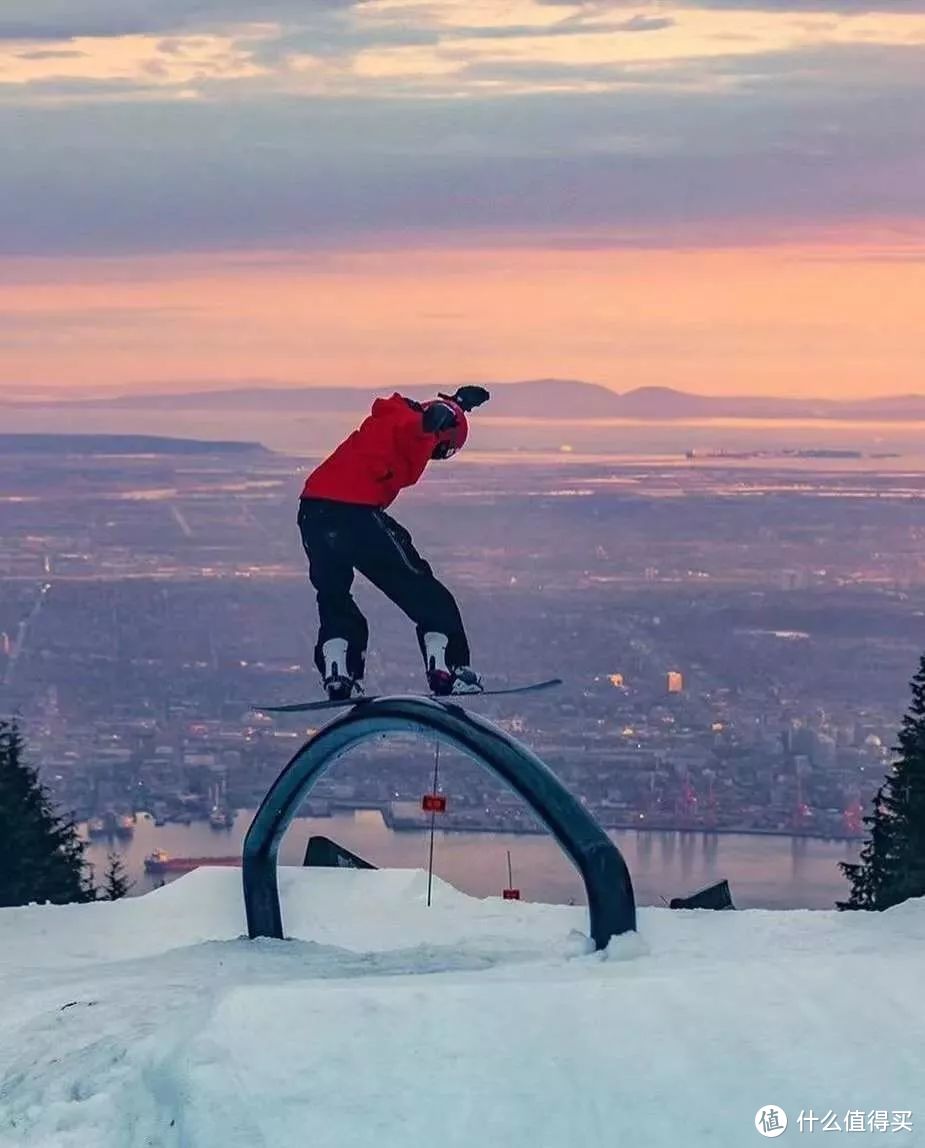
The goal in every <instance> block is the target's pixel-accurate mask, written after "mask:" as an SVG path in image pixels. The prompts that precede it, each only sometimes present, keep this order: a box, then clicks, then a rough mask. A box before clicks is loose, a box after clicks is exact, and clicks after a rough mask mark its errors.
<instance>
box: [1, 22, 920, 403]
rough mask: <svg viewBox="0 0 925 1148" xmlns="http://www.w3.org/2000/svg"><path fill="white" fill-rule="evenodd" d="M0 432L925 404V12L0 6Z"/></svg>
mask: <svg viewBox="0 0 925 1148" xmlns="http://www.w3.org/2000/svg"><path fill="white" fill-rule="evenodd" d="M0 148H2V153H0V154H2V176H0V397H3V396H8V397H9V396H22V395H26V394H28V393H38V394H43V395H44V394H52V393H67V394H70V395H77V394H90V393H94V392H97V391H100V390H112V389H115V390H119V391H128V390H132V389H138V388H144V389H156V390H167V389H196V388H199V387H204V386H215V385H228V384H229V383H234V382H238V381H247V380H251V379H261V380H274V381H277V382H280V383H292V384H297V383H301V384H311V383H341V384H358V385H365V386H369V385H376V386H379V385H382V386H392V385H396V386H399V385H403V384H411V383H431V382H433V383H438V382H440V383H445V382H450V381H454V380H462V379H467V380H471V379H484V380H498V379H519V378H530V377H538V376H550V375H556V376H561V377H569V378H584V379H588V380H590V381H594V382H600V383H604V384H606V385H608V386H612V387H614V388H616V389H617V390H628V389H630V388H632V387H634V386H640V385H653V384H659V385H665V386H678V387H683V388H686V389H690V390H699V391H703V392H708V393H715V394H720V393H725V394H732V393H745V392H762V393H777V394H800V395H807V394H818V395H829V396H832V395H837V394H844V395H846V396H861V395H876V394H886V393H899V392H908V391H916V390H917V391H922V392H925V371H923V366H922V364H923V363H925V0H906V2H904V0H892V2H889V0H887V2H884V3H882V4H878V3H876V0H874V2H873V3H871V4H868V5H864V4H862V3H859V2H853V3H849V2H847V0H780V2H779V3H775V4H773V5H772V4H771V2H770V0H765V7H764V8H763V9H762V8H761V7H760V6H759V5H757V4H756V3H755V2H753V3H739V2H737V0H717V2H714V3H713V5H712V6H711V7H704V6H702V5H700V4H696V3H666V4H658V3H651V4H630V3H623V2H621V0H615V2H607V3H596V2H593V0H592V2H590V3H579V4H573V3H570V2H568V0H436V2H434V3H427V2H423V3H416V2H414V0H370V2H367V3H349V2H346V0H321V2H318V3H313V2H312V0H249V2H247V3H245V2H244V0H156V2H152V0H80V3H75V2H74V0H3V3H2V4H0Z"/></svg>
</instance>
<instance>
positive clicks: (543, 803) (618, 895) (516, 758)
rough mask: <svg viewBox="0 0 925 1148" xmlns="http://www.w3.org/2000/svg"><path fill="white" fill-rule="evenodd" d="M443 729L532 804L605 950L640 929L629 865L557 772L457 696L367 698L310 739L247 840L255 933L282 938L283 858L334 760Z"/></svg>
mask: <svg viewBox="0 0 925 1148" xmlns="http://www.w3.org/2000/svg"><path fill="white" fill-rule="evenodd" d="M408 731H418V732H421V733H427V734H431V735H436V737H437V738H439V739H440V740H441V741H443V742H446V743H448V744H450V745H452V746H455V747H456V748H457V749H459V750H461V751H462V752H463V753H466V754H468V755H469V756H470V757H473V758H475V760H476V761H478V762H479V763H480V764H482V765H484V766H485V767H486V768H488V769H489V770H490V771H491V772H492V773H494V774H496V775H497V776H498V777H500V778H501V780H502V781H504V782H505V783H506V784H507V785H509V786H510V788H511V789H513V790H514V792H515V793H517V794H519V796H520V797H522V798H523V800H524V801H525V802H526V803H527V804H528V805H529V806H530V808H531V809H532V810H533V812H534V813H535V814H536V815H537V817H539V818H540V820H541V821H542V822H543V823H544V824H545V825H546V827H547V828H548V829H549V831H550V833H552V835H553V836H554V837H555V838H556V840H557V841H558V842H559V844H560V845H561V846H562V848H563V849H564V850H565V852H566V853H567V854H568V856H569V857H570V858H571V860H572V862H573V864H574V865H575V867H576V869H578V871H579V873H580V874H581V877H582V880H583V881H584V884H585V890H586V891H587V895H588V911H589V914H590V930H591V936H592V938H593V940H594V944H595V946H596V947H597V948H598V949H602V948H604V947H605V946H606V945H607V942H608V941H609V940H610V938H611V937H612V936H615V935H617V934H619V933H626V932H630V931H632V930H635V928H636V903H635V899H634V896H633V886H632V882H631V880H630V875H629V871H628V870H627V867H626V863H625V862H624V860H623V857H622V855H621V853H620V851H619V849H618V848H617V847H616V845H615V844H614V843H613V841H611V839H610V838H609V837H608V836H607V834H606V833H605V832H604V830H603V829H602V828H601V827H600V825H598V823H597V822H596V821H595V820H594V818H593V817H592V816H591V814H590V813H588V811H587V810H586V809H585V808H584V806H582V805H581V804H580V803H579V802H578V801H576V800H575V798H574V797H572V795H571V794H570V793H569V791H568V790H567V789H566V788H565V786H564V785H563V784H562V782H561V781H560V780H559V779H558V778H557V777H556V775H555V774H554V773H553V772H552V771H551V770H550V769H549V767H548V766H546V765H545V764H544V763H543V762H542V761H541V760H540V759H539V758H538V757H537V756H536V754H534V753H532V752H531V751H530V750H529V749H527V748H526V746H524V745H521V744H520V742H518V741H516V740H515V739H514V738H512V737H510V736H508V734H506V733H504V732H503V731H502V730H500V729H498V728H497V726H494V725H492V723H491V722H489V721H486V720H485V719H484V718H482V717H478V716H477V715H475V714H471V713H468V712H467V711H466V710H464V709H463V708H462V707H461V706H460V705H459V704H457V703H455V702H451V701H444V700H440V701H433V700H431V699H428V698H418V697H380V698H376V699H370V700H369V701H361V702H359V703H358V704H357V705H356V706H355V707H353V708H352V709H350V710H348V711H347V713H346V714H344V716H343V717H339V718H336V719H335V720H334V721H332V722H330V723H329V724H328V725H326V726H325V727H324V728H323V729H321V730H319V731H318V733H316V734H315V735H314V736H313V737H311V738H310V739H309V740H308V741H307V742H306V743H305V744H304V745H303V746H302V748H301V749H300V750H299V751H298V752H297V753H296V754H295V756H294V757H293V758H292V760H291V761H290V762H289V764H288V765H287V766H286V767H285V769H284V770H283V771H282V773H281V774H280V775H279V777H278V778H277V779H276V781H275V782H274V783H273V785H272V786H271V787H270V790H269V792H268V793H267V795H266V797H265V798H264V800H263V803H262V804H261V806H260V808H259V809H258V810H257V813H256V814H255V815H254V820H253V821H252V822H251V826H250V828H249V829H248V831H247V837H246V838H245V839H244V858H243V878H244V904H245V908H246V911H247V928H248V933H249V935H250V936H251V937H252V938H253V937H277V938H282V936H283V922H282V914H281V911H280V903H279V886H278V883H277V874H276V859H277V853H278V851H279V844H280V841H281V840H282V837H283V834H284V833H285V832H286V829H287V828H288V827H289V823H290V822H291V821H292V819H293V817H294V816H295V815H296V812H297V811H298V808H299V806H300V805H301V804H302V801H303V800H304V799H305V797H306V796H307V794H308V793H309V792H310V791H311V789H312V787H313V786H314V785H315V783H316V782H317V781H318V779H319V778H320V777H321V776H322V774H324V773H325V772H326V771H327V769H328V768H329V767H330V766H331V764H332V763H333V762H334V760H335V759H336V758H338V757H340V756H341V755H342V754H344V753H346V751H347V750H349V749H351V748H352V747H353V746H355V745H357V744H358V743H359V742H362V741H366V740H368V739H369V738H372V737H377V736H379V735H380V734H383V733H388V732H408Z"/></svg>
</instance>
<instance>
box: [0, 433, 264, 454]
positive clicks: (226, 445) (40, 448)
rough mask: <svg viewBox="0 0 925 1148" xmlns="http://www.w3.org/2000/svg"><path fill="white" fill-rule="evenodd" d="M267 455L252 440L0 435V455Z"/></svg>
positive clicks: (110, 435)
mask: <svg viewBox="0 0 925 1148" xmlns="http://www.w3.org/2000/svg"><path fill="white" fill-rule="evenodd" d="M254 453H259V454H269V453H270V452H269V451H268V450H267V448H266V447H265V446H261V445H260V443H256V442H211V441H206V440H204V439H192V438H162V437H161V436H159V435H143V434H0V454H79V455H96V454H103V455H112V454H133V455H137V454H154V455H171V454H183V455H186V454H254Z"/></svg>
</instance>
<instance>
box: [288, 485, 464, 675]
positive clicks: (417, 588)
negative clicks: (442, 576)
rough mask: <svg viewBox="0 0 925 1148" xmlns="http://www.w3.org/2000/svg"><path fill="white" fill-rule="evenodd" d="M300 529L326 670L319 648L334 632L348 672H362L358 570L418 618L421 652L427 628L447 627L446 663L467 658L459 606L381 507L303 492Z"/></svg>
mask: <svg viewBox="0 0 925 1148" xmlns="http://www.w3.org/2000/svg"><path fill="white" fill-rule="evenodd" d="M298 521H299V532H300V533H301V535H302V546H303V547H304V549H305V553H306V555H307V556H308V564H309V578H310V579H311V583H312V585H313V586H314V587H315V590H316V591H317V594H318V616H319V622H320V628H319V633H318V643H317V645H316V646H315V665H316V666H317V667H318V671H319V672H320V673H321V674H323V673H324V658H323V657H322V653H321V651H322V647H323V646H324V643H325V642H327V641H329V640H330V639H331V638H344V639H345V640H346V642H347V673H348V674H350V676H351V677H353V678H356V679H357V680H360V679H361V678H362V677H363V670H364V660H365V655H366V646H367V642H368V640H369V627H368V625H367V622H366V618H365V617H364V616H363V614H362V612H361V611H360V608H359V606H357V604H356V602H355V601H354V598H353V595H352V594H351V592H350V591H351V587H352V585H353V577H354V573H355V572H356V571H359V573H360V574H362V575H364V577H366V578H367V579H368V580H369V581H370V582H372V584H373V585H374V586H376V587H378V589H380V590H381V591H382V592H383V594H385V595H386V597H388V598H390V599H391V600H392V601H393V602H394V603H395V605H396V606H398V607H399V609H401V610H403V611H404V612H405V614H407V615H408V617H409V618H410V619H411V621H412V622H414V623H415V625H416V627H417V637H418V645H419V647H420V650H421V654H422V656H423V655H424V635H425V634H427V633H431V632H436V633H438V634H445V635H446V637H447V639H448V643H447V649H446V663H447V665H448V666H449V667H451V668H453V667H456V666H467V665H468V664H469V658H470V654H469V644H468V641H467V639H466V634H465V630H464V628H463V623H462V618H461V617H460V613H459V607H458V606H457V605H456V600H455V599H454V597H453V595H452V594H451V593H450V591H449V590H448V589H447V588H446V587H445V586H444V585H443V584H442V583H441V582H438V581H437V579H436V578H435V577H434V573H433V571H432V570H431V568H430V566H429V565H428V563H427V562H425V560H424V559H423V558H422V557H421V555H420V554H418V552H417V550H415V548H414V543H413V542H412V541H411V535H410V534H409V533H408V531H407V530H406V529H405V528H404V527H403V526H401V525H400V524H399V523H397V522H396V521H395V519H394V518H392V517H390V516H389V515H388V514H386V512H385V511H384V510H379V509H378V508H376V507H373V506H358V505H355V504H353V503H348V502H333V501H329V500H327V499H321V498H303V499H301V500H300V503H299V519H298Z"/></svg>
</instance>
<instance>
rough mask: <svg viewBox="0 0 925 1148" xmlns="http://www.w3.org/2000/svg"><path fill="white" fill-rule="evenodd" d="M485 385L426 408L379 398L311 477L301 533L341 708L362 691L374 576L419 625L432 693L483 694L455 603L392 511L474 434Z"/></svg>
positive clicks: (318, 655) (318, 649)
mask: <svg viewBox="0 0 925 1148" xmlns="http://www.w3.org/2000/svg"><path fill="white" fill-rule="evenodd" d="M489 397H490V396H489V393H488V391H487V390H485V388H484V387H477V386H464V387H460V388H459V389H458V390H457V391H456V393H455V394H454V395H444V394H441V395H439V396H438V398H436V399H432V400H429V401H428V402H424V403H418V402H415V401H414V400H413V399H409V398H405V397H404V396H403V395H400V394H397V393H396V394H393V395H392V396H391V398H388V399H384V398H379V399H376V400H375V402H374V403H373V406H372V411H371V413H370V415H369V416H368V417H367V418H366V419H365V420H364V421H363V423H362V425H361V426H360V427H359V428H358V429H357V430H355V431H354V432H353V433H352V434H351V435H350V436H349V437H348V438H346V439H345V440H344V441H343V442H342V443H341V444H340V446H338V447H337V449H336V450H335V451H334V452H333V453H332V454H331V455H329V456H328V458H326V459H325V460H324V462H322V463H321V464H320V466H318V467H317V468H316V469H315V470H314V471H313V472H312V473H311V474H310V475H309V476H308V479H307V480H306V482H305V486H304V488H303V490H302V495H301V498H300V500H299V519H298V521H299V531H300V533H301V535H302V545H303V547H304V549H305V553H306V555H307V556H308V562H309V577H310V579H311V583H312V585H313V586H314V587H315V590H316V591H317V595H318V615H319V623H320V627H319V633H318V642H317V645H316V646H315V665H316V666H317V668H318V671H319V673H320V674H321V675H322V677H323V679H324V688H325V690H326V691H327V694H328V697H329V698H330V699H331V700H332V701H341V700H346V699H349V698H351V697H353V696H354V695H358V694H362V692H363V688H362V681H363V673H364V668H365V658H366V646H367V642H368V640H369V627H368V625H367V622H366V618H365V617H364V616H363V614H362V613H361V611H360V609H359V607H358V606H357V604H356V602H355V600H354V598H353V595H352V594H351V592H350V590H351V586H352V584H353V577H354V573H355V571H357V570H358V571H359V572H360V573H361V574H363V575H365V576H366V578H368V579H369V581H370V582H372V583H373V585H374V586H377V587H378V588H379V589H380V590H381V591H382V592H383V593H384V594H385V595H386V596H387V597H388V598H390V599H391V600H392V601H393V602H394V603H395V604H396V605H397V606H398V607H399V608H400V609H401V610H403V611H404V612H405V614H407V615H408V617H409V618H410V619H411V621H412V622H414V623H415V625H416V627H417V638H418V645H419V647H420V650H421V654H422V656H423V658H424V667H425V672H426V674H427V685H428V688H429V690H430V692H431V693H434V694H440V695H447V694H461V693H480V692H481V691H482V681H481V678H480V677H479V675H478V674H477V673H476V672H475V671H474V670H473V669H472V668H471V667H470V666H469V659H470V653H469V643H468V641H467V639H466V633H465V630H464V627H463V623H462V618H461V616H460V613H459V608H458V606H457V604H456V600H455V599H454V597H453V595H452V594H451V593H450V591H449V590H448V589H447V588H446V587H445V586H444V585H443V584H442V583H441V582H439V581H438V580H437V579H436V578H435V577H434V573H433V571H432V570H431V568H430V566H429V564H428V563H427V562H426V561H425V560H424V559H423V558H422V557H421V555H420V554H419V553H418V552H417V550H416V549H415V547H414V543H413V542H412V540H411V535H410V534H409V533H408V531H407V530H406V529H405V528H404V527H403V526H401V525H400V524H399V523H398V522H396V521H395V519H394V518H392V517H391V516H390V515H388V514H386V507H387V506H390V505H391V503H392V502H393V501H394V500H395V498H396V497H397V495H398V493H399V491H401V490H402V489H403V488H405V487H408V486H413V485H414V484H415V483H416V482H417V481H418V479H419V478H420V477H421V475H422V474H423V473H424V470H425V468H426V466H427V463H428V462H429V461H430V460H431V459H441V460H442V459H448V458H452V456H453V455H454V454H455V453H456V452H457V451H458V450H459V449H460V448H461V447H462V446H463V444H464V443H465V442H466V439H467V437H468V433H469V424H468V421H467V419H466V415H467V413H468V412H469V411H471V410H473V409H474V408H475V407H478V406H481V404H482V403H484V402H487V401H488V398H489Z"/></svg>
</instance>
